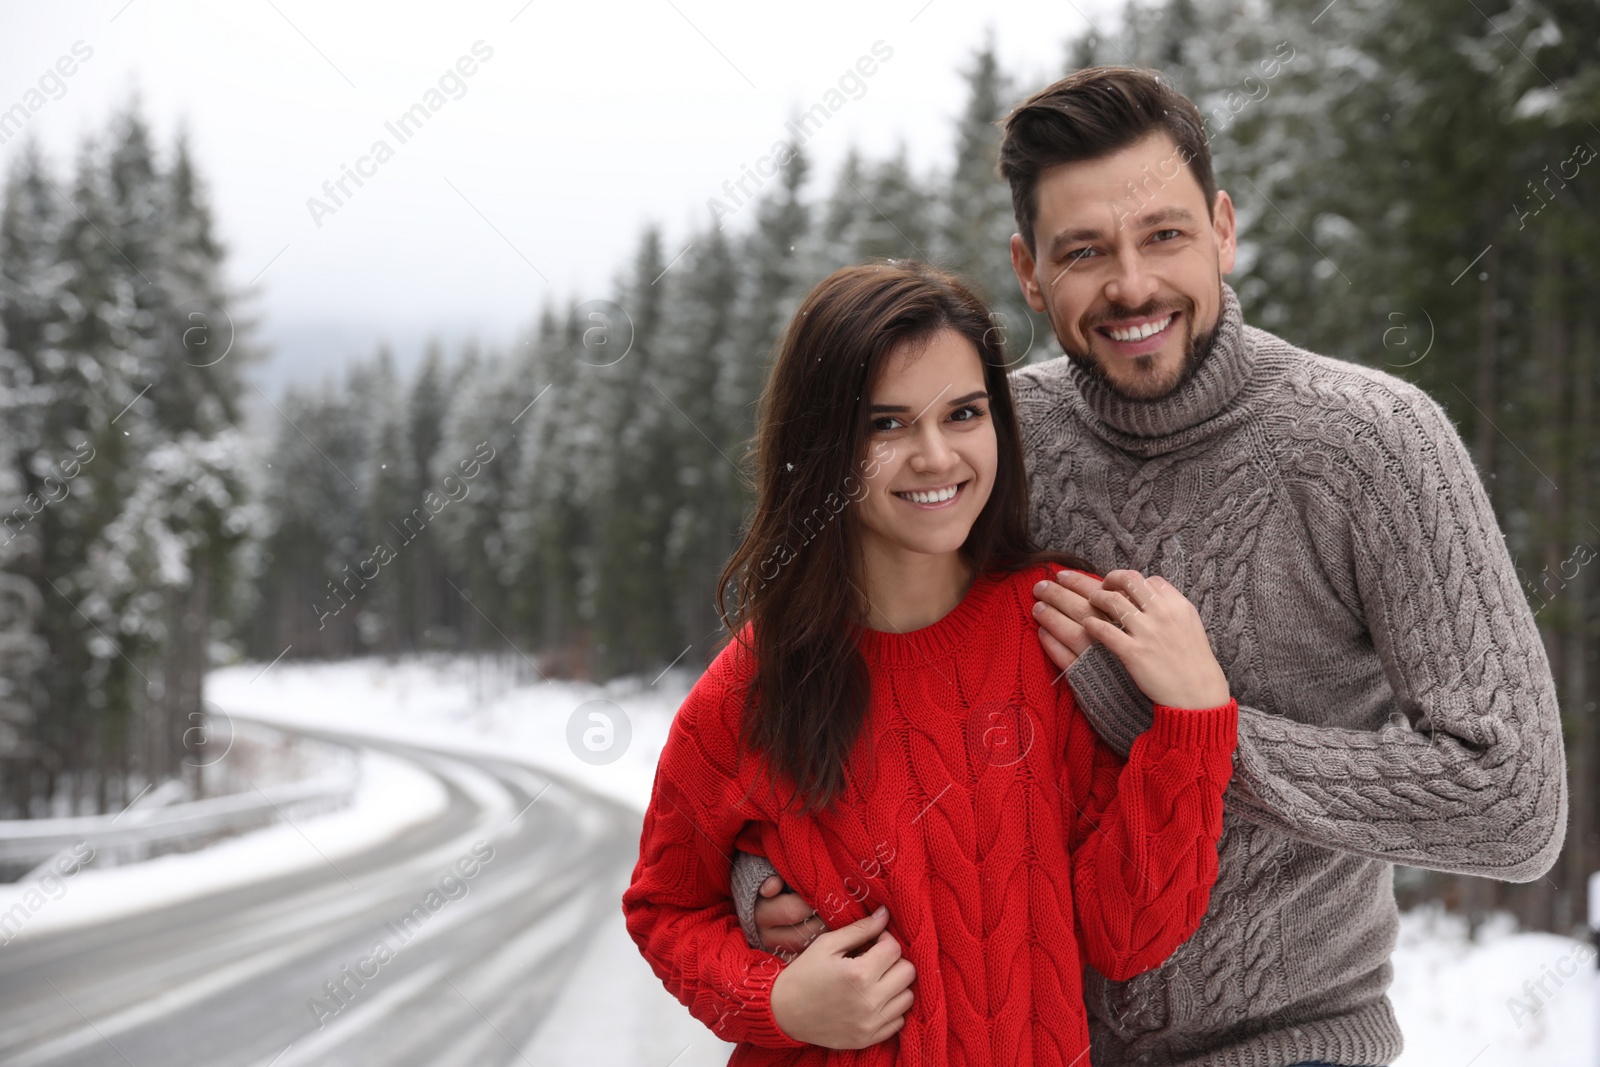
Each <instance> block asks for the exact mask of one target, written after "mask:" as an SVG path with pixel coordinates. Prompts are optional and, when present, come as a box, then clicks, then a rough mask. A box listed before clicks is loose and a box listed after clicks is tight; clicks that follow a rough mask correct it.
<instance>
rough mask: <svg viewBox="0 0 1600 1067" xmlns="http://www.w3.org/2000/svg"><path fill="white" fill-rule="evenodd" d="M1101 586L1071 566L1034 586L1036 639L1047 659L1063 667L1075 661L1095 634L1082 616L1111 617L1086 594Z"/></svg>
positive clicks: (1098, 589) (1107, 620)
mask: <svg viewBox="0 0 1600 1067" xmlns="http://www.w3.org/2000/svg"><path fill="white" fill-rule="evenodd" d="M1100 589H1101V586H1100V582H1099V581H1098V580H1097V579H1095V578H1092V577H1090V576H1089V575H1087V574H1084V573H1083V572H1082V571H1073V570H1064V571H1060V572H1058V573H1057V574H1056V580H1055V581H1053V582H1049V581H1046V582H1040V583H1039V584H1037V585H1035V586H1034V587H1033V595H1034V598H1035V601H1034V605H1033V617H1034V618H1035V619H1037V620H1039V643H1040V644H1041V645H1043V646H1044V652H1045V655H1047V656H1049V657H1050V661H1051V662H1052V663H1054V664H1055V665H1056V666H1057V667H1059V668H1061V669H1062V670H1066V669H1067V668H1068V667H1070V666H1072V665H1073V664H1074V663H1076V662H1077V661H1078V657H1079V656H1081V655H1083V654H1084V652H1086V651H1088V648H1089V646H1090V645H1092V644H1094V638H1092V637H1090V636H1089V631H1088V630H1086V629H1085V628H1084V625H1083V624H1084V622H1085V620H1087V619H1100V620H1101V621H1103V622H1110V621H1111V620H1110V619H1107V618H1106V617H1105V616H1104V615H1102V614H1101V613H1100V612H1099V611H1097V610H1095V607H1094V605H1093V604H1091V603H1090V602H1089V597H1090V596H1091V595H1093V594H1095V593H1098V592H1100Z"/></svg>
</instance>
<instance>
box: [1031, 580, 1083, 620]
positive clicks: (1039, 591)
mask: <svg viewBox="0 0 1600 1067" xmlns="http://www.w3.org/2000/svg"><path fill="white" fill-rule="evenodd" d="M1061 574H1062V575H1063V576H1065V575H1073V576H1074V577H1075V578H1076V579H1079V580H1081V581H1085V582H1086V581H1087V579H1085V578H1084V576H1083V575H1081V574H1077V572H1075V571H1062V572H1061ZM1066 580H1067V579H1066V578H1065V577H1063V578H1062V579H1061V580H1059V581H1055V582H1039V583H1038V584H1036V585H1035V586H1034V587H1033V596H1034V599H1036V600H1038V601H1039V602H1040V603H1043V604H1048V605H1049V606H1050V607H1052V608H1055V609H1056V610H1057V611H1059V612H1060V613H1061V614H1063V615H1065V616H1066V617H1067V618H1069V619H1071V620H1073V621H1074V622H1082V621H1083V620H1084V619H1085V618H1087V617H1089V616H1090V615H1093V614H1094V608H1093V607H1092V606H1091V605H1090V603H1089V600H1088V593H1089V592H1091V591H1093V590H1098V589H1099V588H1100V584H1099V583H1098V582H1090V583H1089V584H1088V585H1086V586H1079V585H1078V584H1077V583H1076V582H1075V583H1074V584H1073V585H1064V584H1062V583H1063V582H1065V581H1066Z"/></svg>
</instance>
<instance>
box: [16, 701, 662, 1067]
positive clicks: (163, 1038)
mask: <svg viewBox="0 0 1600 1067" xmlns="http://www.w3.org/2000/svg"><path fill="white" fill-rule="evenodd" d="M300 732H304V733H308V734H309V735H310V736H313V737H324V738H326V739H328V740H333V741H339V742H342V743H345V744H353V745H357V746H365V747H371V748H376V749H379V750H382V751H385V752H388V753H390V754H391V755H394V756H397V757H400V758H403V759H407V760H410V761H412V762H414V763H416V764H417V765H419V766H421V767H422V768H423V769H425V770H426V771H428V772H429V773H431V774H433V775H435V776H436V777H437V778H438V779H439V780H440V781H441V782H442V783H443V784H444V785H445V787H446V789H447V790H448V793H449V801H448V803H447V805H446V808H445V810H444V812H443V813H442V814H441V815H440V816H439V817H438V818H436V819H434V820H433V821H432V822H429V823H426V824H423V825H419V826H415V827H412V828H411V829H409V830H408V831H406V832H404V833H402V834H401V835H400V836H398V837H396V838H394V839H392V840H389V841H387V842H385V843H383V844H382V845H380V846H377V847H374V848H371V849H369V850H367V851H365V852H361V853H358V854H356V855H352V856H347V857H343V858H340V859H339V860H338V861H337V866H335V865H334V864H333V863H325V864H319V865H318V866H317V867H314V868H310V869H307V870H303V871H299V872H296V873H294V874H290V875H285V876H282V877H280V878H276V879H273V880H271V881H266V882H260V883H256V884H253V885H249V886H245V887H241V888H238V889H233V890H228V891H224V892H219V893H215V894H212V895H209V896H205V897H201V898H198V899H194V900H188V901H184V902H182V903H178V904H174V905H171V906H168V907H164V908H161V909H159V910H154V911H148V912H143V913H140V914H138V915H134V916H129V917H125V918H121V919H117V920H114V921H110V922H107V923H104V924H99V925H95V926H91V927H86V928H81V929H75V930H67V931H62V932H61V933H59V934H52V935H45V936H40V937H37V938H29V939H26V940H22V941H18V942H17V943H15V944H14V945H11V946H10V947H7V948H5V949H3V950H0V1063H3V1064H6V1065H8V1067H34V1065H67V1064H70V1065H74V1067H129V1065H132V1067H156V1065H163V1067H166V1065H190V1064H205V1065H207V1067H212V1065H215V1067H236V1065H237V1067H246V1065H249V1067H267V1065H268V1064H271V1065H272V1067H301V1065H305V1064H339V1065H341V1067H343V1065H350V1067H358V1065H366V1064H372V1065H384V1067H413V1065H414V1067H424V1065H426V1067H449V1065H457V1064H459V1065H469V1064H470V1065H473V1067H489V1065H499V1064H525V1063H527V1062H528V1060H527V1058H526V1057H525V1056H524V1055H523V1053H522V1052H521V1049H522V1048H524V1047H525V1046H526V1045H527V1042H528V1040H529V1038H530V1037H531V1036H532V1035H533V1034H534V1033H535V1032H536V1031H537V1030H538V1028H539V1025H540V1023H541V1022H542V1021H543V1020H544V1019H545V1017H546V1016H547V1014H548V1013H549V1011H550V1008H551V1005H552V1004H553V1002H554V1000H555V997H556V994H557V993H558V992H559V991H560V989H561V987H562V984H563V981H564V979H566V978H567V977H568V976H569V974H570V973H571V971H572V969H573V967H574V966H575V964H576V963H577V961H578V960H579V959H581V958H582V956H583V953H584V950H585V948H586V946H587V943H588V941H589V939H590V937H591V936H592V935H593V932H594V931H595V929H596V928H597V927H598V926H599V925H600V923H601V921H602V919H612V918H614V917H615V915H616V914H617V911H618V908H619V904H618V897H617V894H618V892H620V890H618V891H617V892H613V891H612V887H614V886H616V885H618V884H619V879H621V880H622V883H621V884H625V880H626V877H627V874H628V872H629V871H631V870H632V867H633V863H634V861H635V860H636V859H637V857H638V845H639V829H640V822H639V816H638V814H637V813H636V812H634V811H631V810H630V809H628V808H626V807H624V806H623V805H621V804H618V803H616V802H615V801H612V800H608V799H606V798H604V797H601V796H598V795H596V794H594V793H592V792H589V791H588V790H585V789H584V788H582V787H581V786H579V785H577V784H576V783H573V782H571V781H568V780H564V779H562V778H559V777H556V776H552V775H548V774H545V773H543V772H535V771H532V770H530V769H528V768H527V767H524V766H521V765H519V764H515V763H511V762H505V761H498V760H493V759H487V758H480V757H470V756H462V755H455V754H445V753H441V752H436V751H433V750H430V749H424V748H417V747H414V746H409V745H405V744H399V743H393V742H388V741H376V740H373V739H370V738H365V737H356V736H350V735H345V734H339V733H334V732H321V733H318V732H314V731H300ZM485 846H487V847H488V848H492V849H493V853H492V859H490V860H489V861H488V862H486V863H484V862H482V861H481V859H480V857H481V856H483V855H484V854H485V852H486V851H487V850H486V847H485ZM475 849H476V852H475V851H474V850H475ZM463 859H465V860H467V861H468V863H467V867H466V869H468V870H471V869H472V863H473V862H474V861H477V862H478V863H479V866H478V868H477V870H476V872H475V873H474V875H473V876H472V877H471V878H470V879H461V880H460V882H459V883H458V882H454V881H448V880H447V881H446V882H445V884H444V886H443V891H441V886H440V881H441V878H442V877H443V876H444V875H446V874H447V873H456V864H457V861H458V860H463ZM458 877H459V875H458ZM462 884H464V886H465V889H466V891H465V894H464V895H463V893H462ZM430 892H433V893H434V894H436V895H435V896H433V897H432V898H431V900H430V899H429V894H430ZM430 905H431V906H432V907H431V908H430ZM380 946H382V947H381V948H380ZM336 986H337V995H335V987H336Z"/></svg>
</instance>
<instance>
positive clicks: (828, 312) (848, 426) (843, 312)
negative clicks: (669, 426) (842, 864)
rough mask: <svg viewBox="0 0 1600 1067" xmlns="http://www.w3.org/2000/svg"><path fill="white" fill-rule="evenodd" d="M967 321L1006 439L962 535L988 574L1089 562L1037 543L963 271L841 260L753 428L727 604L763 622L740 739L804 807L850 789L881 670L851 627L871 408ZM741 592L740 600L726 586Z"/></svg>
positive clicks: (857, 613)
mask: <svg viewBox="0 0 1600 1067" xmlns="http://www.w3.org/2000/svg"><path fill="white" fill-rule="evenodd" d="M944 330H954V331H955V332H957V333H959V334H960V335H961V336H963V337H965V338H966V339H967V340H968V341H970V342H972V346H973V347H974V348H975V349H977V352H978V356H979V358H980V359H981V360H982V362H983V377H984V386H985V388H986V389H987V390H988V393H989V401H988V403H989V412H990V418H991V422H992V423H993V426H994V432H995V438H996V444H997V446H998V447H997V459H998V462H997V465H996V471H995V482H994V488H993V490H992V491H991V492H990V494H989V499H988V502H987V503H986V504H985V505H984V507H983V510H982V511H981V512H980V513H979V514H978V518H977V519H976V521H974V523H973V525H972V530H971V531H970V532H969V534H968V535H967V540H966V542H965V543H964V544H963V545H962V546H961V550H960V551H961V555H962V558H963V559H964V560H965V561H966V562H967V563H968V564H969V565H970V566H971V568H972V572H973V574H975V575H982V574H983V573H985V572H987V571H992V570H1018V569H1021V568H1022V567H1025V566H1029V565H1031V564H1033V563H1035V562H1038V561H1041V560H1043V559H1052V560H1055V561H1057V562H1061V563H1064V564H1066V565H1068V566H1072V567H1078V568H1080V569H1084V570H1087V569H1089V568H1088V567H1087V565H1085V564H1084V563H1083V561H1082V560H1080V559H1078V558H1077V557H1075V556H1071V555H1068V554H1065V553H1058V552H1046V553H1041V552H1036V551H1034V548H1033V545H1032V543H1031V542H1030V540H1029V537H1028V487H1027V476H1026V473H1025V471H1024V469H1023V462H1022V440H1021V435H1020V433H1019V430H1018V426H1017V417H1016V408H1015V406H1014V405H1013V404H1012V400H1011V384H1010V381H1009V380H1008V378H1007V376H1006V371H1007V365H1006V359H1005V345H1004V335H1003V333H1002V331H1001V329H1000V328H999V327H998V326H997V325H996V324H995V321H994V319H993V318H992V317H991V316H990V314H989V309H988V308H987V307H985V306H984V303H983V301H981V300H980V299H978V297H977V296H976V295H975V294H974V293H973V292H972V290H971V289H969V288H968V287H967V286H966V285H965V284H964V283H963V282H962V281H961V280H960V279H958V278H956V277H955V276H954V275H951V274H947V273H945V272H944V271H941V270H938V269H936V268H934V267H930V266H927V265H925V264H922V263H916V262H909V261H905V260H893V261H887V262H874V263H868V264H864V265H861V266H855V267H845V268H843V269H842V270H838V271H835V272H834V273H833V274H830V275H829V276H828V277H827V278H825V279H823V280H822V282H821V283H820V284H818V285H817V287H816V288H815V289H813V290H812V291H811V293H810V294H809V295H808V296H807V297H806V299H805V302H804V303H802V304H801V305H800V308H799V310H798V311H797V312H796V313H795V316H794V318H793V320H791V322H790V323H789V327H788V329H787V330H786V331H785V333H784V336H783V338H782V340H781V341H779V343H778V347H777V352H776V358H775V359H774V361H773V366H772V371H771V375H770V377H769V378H768V380H767V384H766V388H765V389H764V390H763V392H762V394H761V401H760V410H759V416H758V419H757V427H756V437H755V448H754V452H755V490H756V506H755V512H754V515H753V516H752V517H751V520H750V524H749V527H748V529H747V530H746V532H745V535H744V539H743V541H742V543H741V544H740V545H739V548H738V550H737V551H735V552H734V554H733V556H732V557H731V558H730V559H729V560H728V563H727V565H726V566H725V567H724V568H723V571H722V578H721V581H720V582H719V583H718V587H717V611H718V614H719V615H720V616H721V618H722V621H723V624H724V625H725V626H726V627H727V629H728V633H729V635H730V636H731V637H732V639H733V640H741V641H742V640H743V639H744V638H743V636H742V634H741V631H742V630H743V628H744V626H745V625H746V624H749V626H750V628H751V637H752V640H753V647H751V648H750V651H751V652H752V653H753V654H754V656H755V665H756V673H755V683H754V685H753V686H752V687H751V690H750V699H749V703H748V705H747V707H746V709H745V714H744V719H743V737H742V740H743V743H744V744H745V746H746V747H747V748H749V749H750V750H751V751H753V752H756V753H758V754H761V755H764V756H765V757H766V759H767V761H768V763H769V765H770V767H771V769H772V771H773V774H774V778H773V787H774V789H775V790H777V789H778V786H779V782H780V780H781V781H783V783H784V789H783V792H786V793H788V794H789V797H788V798H787V799H786V800H785V801H784V804H785V806H787V805H788V803H789V802H790V801H791V800H794V799H800V800H801V801H802V804H803V810H805V811H808V812H811V811H818V810H821V809H823V808H826V807H828V806H829V805H830V804H832V802H833V801H834V800H835V799H836V798H837V797H838V796H839V794H840V792H841V791H842V790H843V789H844V786H845V781H846V765H847V763H848V760H849V757H850V753H851V750H852V749H853V748H854V747H855V743H856V740H857V738H858V736H859V735H860V733H861V728H862V726H863V723H864V720H865V717H866V710H867V706H868V702H869V699H870V696H871V680H870V678H869V677H868V675H867V669H866V664H865V662H864V661H863V660H862V658H861V654H860V652H859V650H858V649H857V646H856V637H855V632H854V628H853V627H852V625H851V624H852V623H855V624H858V625H859V624H860V623H861V622H862V621H863V619H864V618H865V614H864V611H863V607H864V605H862V603H861V601H860V596H859V594H858V592H857V590H858V588H859V587H860V585H861V579H860V566H861V557H860V554H859V551H858V546H859V545H860V537H859V518H858V516H857V514H856V509H855V507H854V503H855V502H856V501H858V500H860V499H861V497H862V496H863V495H864V494H865V493H866V491H867V490H866V486H865V485H864V484H863V481H862V474H863V472H864V471H871V470H872V469H873V467H872V464H873V462H874V457H873V455H871V454H869V451H868V443H869V426H868V419H867V405H868V404H869V402H870V400H871V390H872V387H873V385H874V384H875V383H876V381H877V379H878V375H879V373H880V372H881V369H882V367H883V365H884V363H885V361H886V360H887V359H888V358H889V356H890V355H892V354H894V353H895V352H897V351H901V350H905V349H908V348H909V349H910V350H913V351H914V350H916V348H918V347H920V346H922V345H924V344H925V343H926V342H928V341H929V340H931V339H932V338H933V337H934V335H936V334H938V333H940V332H942V331H944ZM730 588H731V590H732V592H733V593H734V606H733V607H732V609H731V610H730V608H729V604H728V594H729V592H730Z"/></svg>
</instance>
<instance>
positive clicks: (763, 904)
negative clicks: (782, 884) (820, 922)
mask: <svg viewBox="0 0 1600 1067" xmlns="http://www.w3.org/2000/svg"><path fill="white" fill-rule="evenodd" d="M815 914H816V909H815V908H813V907H812V906H811V905H810V904H808V903H806V899H805V898H804V897H802V896H801V895H800V894H799V893H779V894H778V895H777V896H775V897H760V898H758V899H757V900H756V926H758V927H760V928H762V929H765V928H766V927H769V926H795V925H797V924H799V923H803V922H805V921H806V919H807V918H808V917H809V916H811V915H815ZM812 925H813V926H815V925H816V924H815V923H813V924H812Z"/></svg>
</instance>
